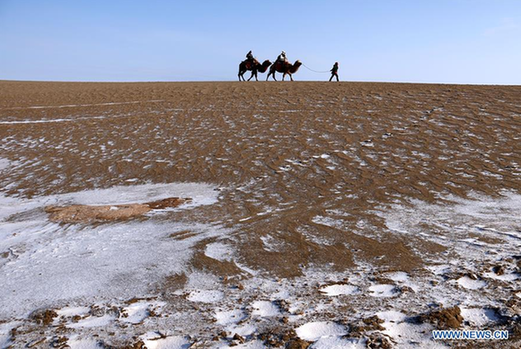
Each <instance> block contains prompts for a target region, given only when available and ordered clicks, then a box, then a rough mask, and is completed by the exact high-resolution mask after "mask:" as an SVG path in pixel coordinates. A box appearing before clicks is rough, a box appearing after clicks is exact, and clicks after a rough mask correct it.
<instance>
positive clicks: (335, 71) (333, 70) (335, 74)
mask: <svg viewBox="0 0 521 349" xmlns="http://www.w3.org/2000/svg"><path fill="white" fill-rule="evenodd" d="M330 72H331V77H330V78H329V81H331V80H333V77H336V81H339V79H338V63H335V64H334V65H333V68H331V70H330Z"/></svg>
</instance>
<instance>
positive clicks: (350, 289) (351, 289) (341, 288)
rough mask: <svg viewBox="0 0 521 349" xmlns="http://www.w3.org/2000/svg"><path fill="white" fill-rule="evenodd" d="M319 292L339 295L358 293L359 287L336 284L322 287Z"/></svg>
mask: <svg viewBox="0 0 521 349" xmlns="http://www.w3.org/2000/svg"><path fill="white" fill-rule="evenodd" d="M320 292H322V293H325V294H326V295H328V296H340V295H353V294H358V293H360V289H359V288H358V287H356V286H353V285H344V284H337V285H329V286H325V287H322V288H321V289H320Z"/></svg>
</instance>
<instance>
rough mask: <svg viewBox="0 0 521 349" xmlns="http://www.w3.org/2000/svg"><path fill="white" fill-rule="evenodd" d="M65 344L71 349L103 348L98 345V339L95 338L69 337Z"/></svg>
mask: <svg viewBox="0 0 521 349" xmlns="http://www.w3.org/2000/svg"><path fill="white" fill-rule="evenodd" d="M67 345H68V346H69V347H70V348H71V349H103V347H102V346H101V345H99V344H98V341H97V340H95V339H77V338H70V339H69V340H68V341H67Z"/></svg>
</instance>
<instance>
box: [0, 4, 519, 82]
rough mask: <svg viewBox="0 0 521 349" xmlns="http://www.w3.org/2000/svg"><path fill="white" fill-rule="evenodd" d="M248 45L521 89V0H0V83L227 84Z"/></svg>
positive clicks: (345, 69) (313, 59) (408, 78)
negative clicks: (175, 82)
mask: <svg viewBox="0 0 521 349" xmlns="http://www.w3.org/2000/svg"><path fill="white" fill-rule="evenodd" d="M249 50H253V53H254V54H255V56H256V57H257V58H258V59H259V60H264V59H271V60H274V59H275V58H276V57H277V55H278V54H279V53H280V51H281V50H285V51H286V53H287V56H288V58H289V60H291V61H294V60H296V59H300V60H301V61H302V62H304V64H305V65H306V66H307V67H309V68H311V69H313V70H320V71H325V70H329V69H330V68H331V66H332V65H333V63H334V62H335V61H338V62H339V63H340V70H339V74H340V78H341V79H343V80H351V81H396V82H402V81H403V82H442V83H493V84H521V1H519V0H425V1H423V0H344V1H327V0H325V1H306V0H300V1H271V0H264V1H256V2H247V1H226V0H222V1H154V0H148V1H131V0H127V1H117V0H114V1H108V0H105V1H97V0H90V1H80V0H78V1H74V0H69V1H59V0H54V1H53V0H48V1H45V0H39V1H31V0H0V79H15V80H65V81H192V80H193V81H199V80H236V79H237V67H238V64H239V62H240V61H241V60H242V59H244V56H245V54H246V53H247V52H248V51H249ZM328 78H329V75H328V74H318V73H315V72H312V71H310V70H308V69H306V68H305V67H302V68H301V70H299V72H297V74H295V79H296V80H324V79H326V80H327V79H328ZM261 79H265V74H263V75H261Z"/></svg>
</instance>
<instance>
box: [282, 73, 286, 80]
mask: <svg viewBox="0 0 521 349" xmlns="http://www.w3.org/2000/svg"><path fill="white" fill-rule="evenodd" d="M285 77H286V73H283V74H282V81H284V78H285Z"/></svg>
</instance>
